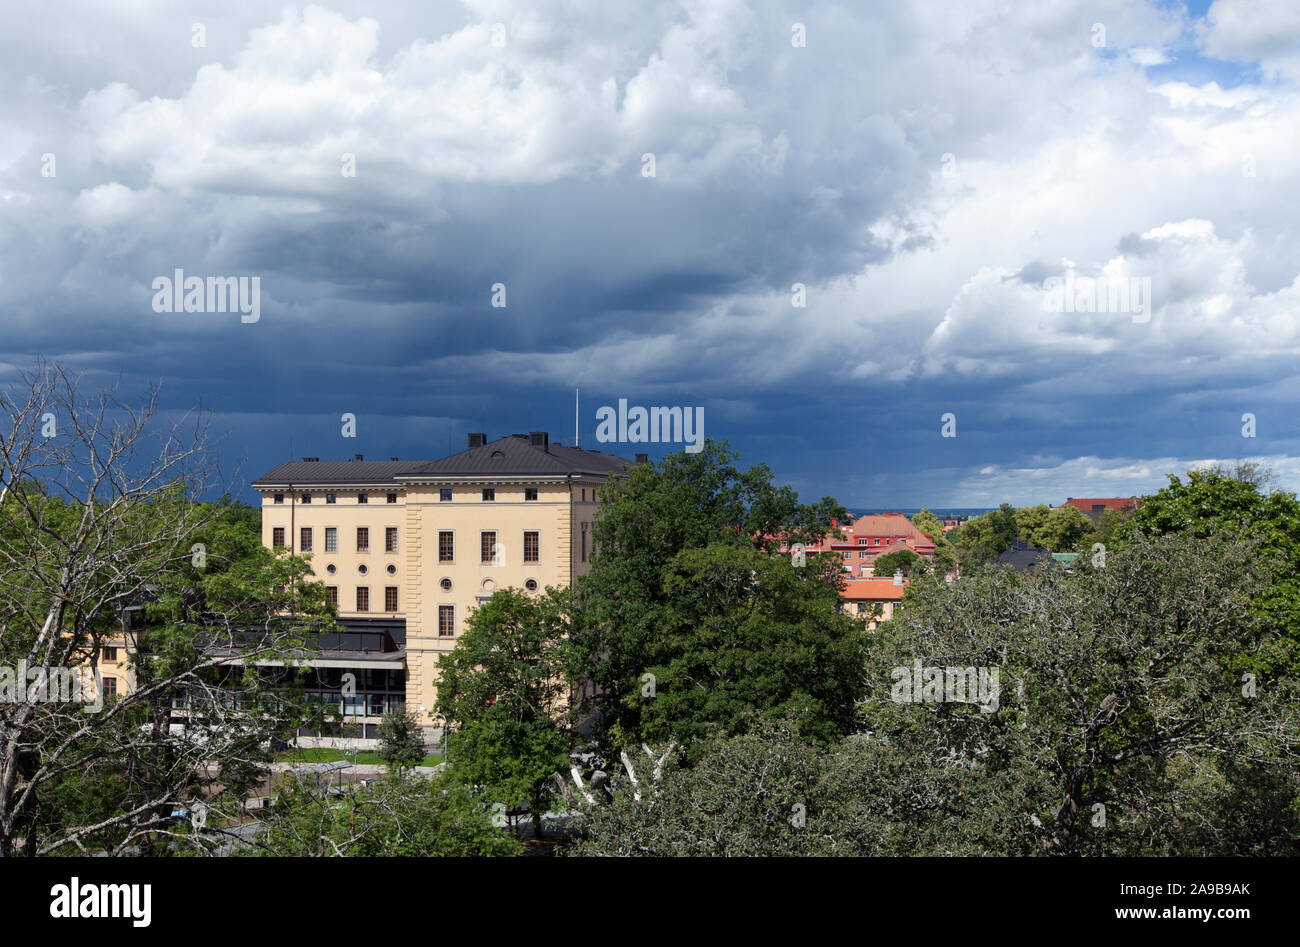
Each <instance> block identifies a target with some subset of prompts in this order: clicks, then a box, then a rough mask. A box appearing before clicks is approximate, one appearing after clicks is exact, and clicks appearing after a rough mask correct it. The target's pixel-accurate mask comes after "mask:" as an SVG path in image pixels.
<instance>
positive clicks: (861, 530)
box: [806, 513, 934, 578]
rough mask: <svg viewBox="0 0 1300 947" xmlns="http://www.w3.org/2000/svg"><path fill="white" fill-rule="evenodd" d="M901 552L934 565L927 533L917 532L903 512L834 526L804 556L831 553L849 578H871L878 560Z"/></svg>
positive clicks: (869, 517)
mask: <svg viewBox="0 0 1300 947" xmlns="http://www.w3.org/2000/svg"><path fill="white" fill-rule="evenodd" d="M902 549H907V550H910V551H912V552H914V553H916V554H917V555H918V556H920V557H921V558H923V559H925V560H926V561H927V562H930V563H933V562H934V538H933V537H931V535H930V534H929V533H926V532H923V531H922V530H920V529H918V528H917V527H916V526H914V525H913V524H912V521H911V520H909V519H908V518H907V517H906V516H904V515H903V514H902V513H877V514H869V515H866V516H860V517H858V518H857V519H856V520H854V521H853V523H852V524H847V523H835V524H833V525H832V527H831V531H830V532H829V533H828V534H827V535H826V537H825V538H824V539H823V540H822V542H821V543H820V544H818V545H815V546H808V547H807V549H806V554H808V555H817V554H820V553H823V552H829V553H833V554H835V555H837V556H840V557H841V558H842V559H843V560H844V571H845V573H847V574H848V575H850V576H852V577H854V578H871V577H873V576H874V575H875V563H876V560H877V559H879V558H880V557H881V556H883V555H885V554H886V553H891V552H898V551H899V550H902Z"/></svg>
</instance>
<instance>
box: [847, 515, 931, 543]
mask: <svg viewBox="0 0 1300 947" xmlns="http://www.w3.org/2000/svg"><path fill="white" fill-rule="evenodd" d="M853 535H854V537H855V538H856V537H858V536H870V537H876V536H881V537H884V536H910V537H912V539H913V540H914V541H916V542H918V543H921V544H926V545H933V544H934V538H933V537H932V536H931V535H930V534H929V533H926V532H922V531H921V530H920V529H918V528H917V527H916V526H914V525H912V521H911V520H909V519H908V518H907V517H906V516H904V515H903V514H902V513H869V514H867V515H866V516H859V517H858V518H857V519H856V520H854V522H853Z"/></svg>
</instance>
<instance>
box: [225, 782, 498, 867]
mask: <svg viewBox="0 0 1300 947" xmlns="http://www.w3.org/2000/svg"><path fill="white" fill-rule="evenodd" d="M490 813H491V808H490V805H489V800H488V797H487V796H485V795H483V793H481V792H479V791H476V790H474V789H473V788H472V787H469V786H466V785H464V784H463V783H460V782H457V781H454V780H452V779H450V778H449V777H443V778H434V779H432V780H427V779H422V778H419V777H415V778H412V777H406V778H398V779H394V780H389V781H385V782H375V783H371V784H370V785H368V786H360V785H352V786H350V787H348V788H347V790H346V791H345V792H343V793H331V792H328V791H327V790H326V788H325V787H322V786H318V785H316V784H315V783H313V782H312V781H310V780H306V779H301V778H293V777H288V778H286V779H285V780H284V782H282V783H281V784H280V786H279V788H278V789H277V791H276V795H275V805H274V806H273V807H272V808H271V809H269V810H267V811H266V812H265V813H264V814H263V816H262V819H263V822H264V823H265V825H266V830H265V831H264V832H263V833H261V834H260V835H258V836H256V837H255V838H254V840H253V842H252V843H251V844H248V845H241V846H239V847H238V848H236V850H235V854H237V855H261V856H271V857H275V858H303V857H337V856H346V857H366V856H368V857H375V856H388V857H392V856H404V857H418V858H434V857H451V858H482V857H489V856H505V855H517V854H519V853H520V851H521V850H522V847H521V846H520V844H519V842H518V841H517V840H516V839H515V838H513V837H512V836H511V835H509V834H507V833H505V832H502V831H501V830H500V829H499V828H497V827H495V826H494V825H493V823H492V817H491V814H490Z"/></svg>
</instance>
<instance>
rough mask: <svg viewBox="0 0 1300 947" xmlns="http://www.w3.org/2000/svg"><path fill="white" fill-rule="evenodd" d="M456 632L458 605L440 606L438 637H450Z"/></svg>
mask: <svg viewBox="0 0 1300 947" xmlns="http://www.w3.org/2000/svg"><path fill="white" fill-rule="evenodd" d="M454 634H456V606H455V605H439V606H438V637H439V638H450V637H452V636H453V635H454Z"/></svg>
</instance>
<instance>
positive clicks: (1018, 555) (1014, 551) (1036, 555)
mask: <svg viewBox="0 0 1300 947" xmlns="http://www.w3.org/2000/svg"><path fill="white" fill-rule="evenodd" d="M994 561H995V562H997V563H998V564H999V565H1004V566H1010V567H1011V568H1013V569H1015V570H1016V571H1017V572H1028V571H1029V570H1031V569H1033V568H1034V566H1036V565H1038V564H1039V563H1041V562H1050V563H1052V564H1053V565H1055V564H1056V560H1055V559H1053V558H1052V554H1051V553H1050V552H1049V551H1048V550H1046V549H1043V548H1042V547H1040V546H1031V545H1030V544H1029V543H1027V542H1025V541H1024V540H1023V539H1017V540H1016V541H1015V542H1013V543H1012V544H1011V546H1010V548H1008V549H1006V550H1005V551H1003V552H1002V553H1001V554H999V555H998V557H997V558H996V559H995V560H994Z"/></svg>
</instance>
